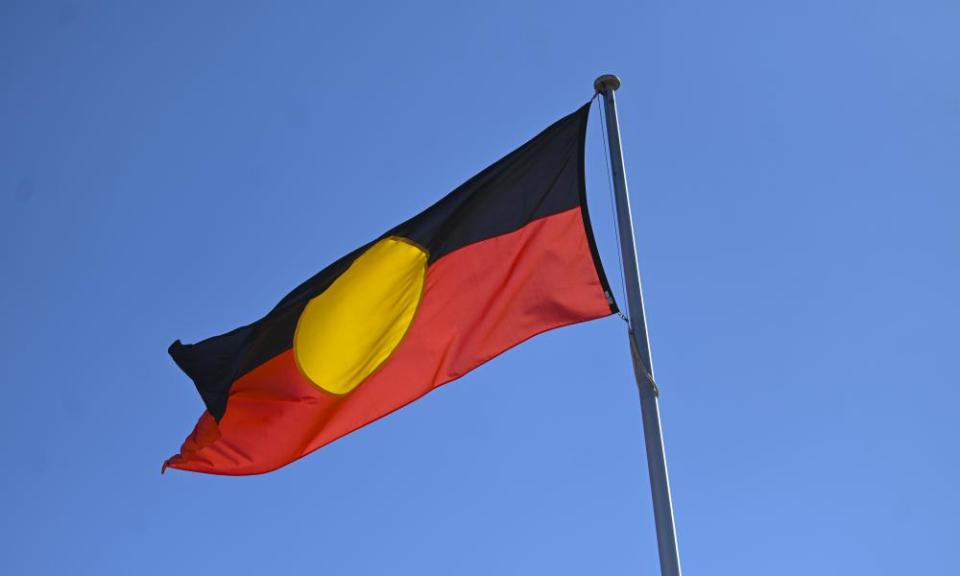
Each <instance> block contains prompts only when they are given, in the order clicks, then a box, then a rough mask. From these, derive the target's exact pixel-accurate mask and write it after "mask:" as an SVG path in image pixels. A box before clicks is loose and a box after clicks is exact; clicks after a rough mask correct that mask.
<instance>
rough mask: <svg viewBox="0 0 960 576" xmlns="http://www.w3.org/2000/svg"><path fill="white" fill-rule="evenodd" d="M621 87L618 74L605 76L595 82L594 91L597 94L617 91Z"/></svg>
mask: <svg viewBox="0 0 960 576" xmlns="http://www.w3.org/2000/svg"><path fill="white" fill-rule="evenodd" d="M619 87H620V79H619V78H617V75H616V74H604V75H603V76H600V77H598V78H597V79H596V80H594V81H593V89H594V90H596V91H597V92H606V91H607V90H610V91H611V92H613V91H615V90H616V89H617V88H619Z"/></svg>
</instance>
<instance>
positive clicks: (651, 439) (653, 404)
mask: <svg viewBox="0 0 960 576" xmlns="http://www.w3.org/2000/svg"><path fill="white" fill-rule="evenodd" d="M593 87H594V88H595V89H596V91H597V92H598V93H600V94H601V95H602V96H603V109H604V116H605V117H606V120H607V140H608V142H609V143H610V168H611V170H612V171H613V191H614V196H615V198H616V208H617V228H618V230H619V232H620V253H621V255H622V257H623V275H624V281H625V283H626V292H627V312H628V314H629V320H628V327H629V328H628V334H629V339H630V351H631V354H632V356H633V372H634V374H635V376H636V378H637V388H638V389H639V390H640V411H641V413H642V414H643V436H644V441H645V443H646V448H647V467H648V469H649V472H650V491H651V492H652V494H653V516H654V520H655V522H656V526H657V547H658V550H659V552H660V574H661V575H662V576H680V553H679V551H678V550H677V534H676V527H675V526H674V522H673V503H672V502H671V499H670V479H669V477H668V476H667V455H666V452H665V451H664V448H663V433H662V431H661V429H660V406H659V403H658V401H657V397H658V395H659V391H658V390H657V385H656V382H655V381H654V379H653V362H652V361H651V359H650V341H649V339H648V338H647V321H646V317H645V316H644V314H643V293H642V291H641V289H640V269H639V267H638V266H637V246H636V243H635V242H634V238H633V216H632V215H631V214H630V196H629V195H628V193H627V175H626V172H625V171H624V167H623V150H622V149H621V147H620V123H619V121H618V120H617V101H616V99H615V97H614V92H616V90H617V88H620V79H619V78H617V77H616V76H614V75H612V74H605V75H603V76H600V77H599V78H597V79H596V81H594V83H593Z"/></svg>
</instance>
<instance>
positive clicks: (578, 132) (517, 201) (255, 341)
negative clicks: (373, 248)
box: [169, 103, 615, 420]
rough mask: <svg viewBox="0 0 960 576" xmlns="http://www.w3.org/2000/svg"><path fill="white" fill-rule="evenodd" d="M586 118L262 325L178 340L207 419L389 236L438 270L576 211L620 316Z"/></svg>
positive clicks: (489, 171)
mask: <svg viewBox="0 0 960 576" xmlns="http://www.w3.org/2000/svg"><path fill="white" fill-rule="evenodd" d="M589 111H590V103H587V104H584V105H583V106H581V107H580V108H579V109H578V110H577V111H575V112H574V113H572V114H570V115H568V116H565V117H563V118H561V119H560V120H558V121H557V122H555V123H554V124H552V125H551V126H550V127H548V128H547V129H546V130H544V131H543V132H541V133H540V134H538V135H537V136H535V137H534V138H533V139H531V140H530V141H528V142H527V143H526V144H524V145H523V146H521V147H520V148H517V149H516V150H514V151H513V152H511V153H510V154H508V155H507V156H504V157H503V158H501V159H500V160H498V161H497V162H495V163H494V164H492V165H491V166H489V167H488V168H486V169H485V170H483V171H482V172H480V173H479V174H477V175H476V176H474V177H473V178H471V179H470V180H468V181H467V182H465V183H464V184H462V185H460V186H459V187H458V188H457V189H455V190H454V191H453V192H451V193H450V194H448V195H446V196H445V197H443V198H442V199H440V200H439V201H438V202H437V203H435V204H434V205H433V206H431V207H429V208H427V209H426V210H424V211H423V212H421V213H420V214H418V215H416V216H414V217H413V218H411V219H409V220H407V221H406V222H403V223H402V224H400V225H398V226H396V227H395V228H393V229H391V230H389V231H387V232H385V233H384V234H382V235H381V236H380V237H378V238H376V239H374V240H373V241H372V242H370V243H368V244H366V245H364V246H361V247H360V248H358V249H356V250H354V251H353V252H351V253H349V254H347V255H346V256H343V257H342V258H340V259H339V260H337V261H336V262H334V263H332V264H330V265H329V266H327V267H326V268H324V269H323V270H321V271H320V272H319V273H317V274H315V275H314V276H313V277H311V278H310V279H308V280H307V281H306V282H304V283H302V284H301V285H300V286H298V287H297V288H295V289H294V290H293V291H292V292H290V293H289V294H288V295H287V296H285V297H284V298H283V299H282V300H281V301H280V303H279V304H277V305H276V306H275V307H274V308H273V310H271V311H270V312H269V313H268V314H267V315H266V316H264V317H263V318H261V319H260V320H257V321H256V322H254V323H252V324H249V325H247V326H243V327H241V328H237V329H236V330H233V331H231V332H228V333H226V334H223V335H220V336H215V337H212V338H208V339H206V340H203V341H201V342H198V343H197V344H192V345H184V344H181V343H180V341H179V340H178V341H176V342H174V343H173V344H172V345H171V346H170V349H169V352H170V355H171V356H172V357H173V359H174V361H175V362H176V363H177V365H178V366H179V367H180V368H181V369H182V370H183V371H184V372H186V373H187V375H189V376H190V378H191V379H192V380H193V381H194V383H195V384H196V386H197V389H198V391H199V392H200V396H201V397H202V398H203V401H204V403H205V404H206V406H207V409H208V410H209V411H210V413H211V414H212V415H213V416H214V418H216V419H217V420H220V418H222V417H223V414H224V412H225V410H226V404H227V396H228V394H229V391H230V386H231V384H232V383H233V381H234V380H236V379H237V378H239V377H241V376H243V375H244V374H245V373H247V372H249V371H250V370H252V369H254V368H256V367H257V366H259V365H260V364H263V363H264V362H266V361H268V360H270V359H271V358H273V357H275V356H276V355H278V354H281V353H282V352H284V351H286V350H288V349H290V347H291V346H292V343H293V335H294V331H295V329H296V325H297V321H298V319H299V317H300V314H301V312H302V311H303V309H304V307H305V306H306V304H307V303H308V302H309V301H310V300H311V299H312V298H314V297H315V296H317V295H318V294H321V293H322V292H323V291H324V290H326V289H327V288H328V287H329V286H330V285H331V284H332V283H333V282H334V280H336V279H337V278H338V277H339V276H340V275H341V274H342V273H343V272H344V271H346V270H347V268H348V267H349V266H350V264H351V263H352V262H353V261H354V260H355V259H356V258H357V257H358V256H359V255H360V254H362V253H363V252H364V251H365V250H366V249H367V248H368V247H369V246H370V245H372V244H373V243H375V242H377V241H379V240H381V239H383V238H386V237H388V236H400V237H404V238H408V239H410V240H412V241H414V242H416V243H417V244H419V245H421V246H423V247H424V248H426V249H427V251H428V253H429V255H430V263H433V262H435V261H436V260H438V259H440V258H442V257H443V256H444V255H446V254H449V253H451V252H453V251H455V250H458V249H460V248H463V247H465V246H468V245H470V244H473V243H475V242H480V241H482V240H486V239H488V238H493V237H495V236H500V235H503V234H507V233H510V232H513V231H515V230H518V229H520V228H522V227H523V226H525V225H527V224H528V223H530V222H532V221H534V220H537V219H539V218H543V217H546V216H550V215H553V214H558V213H561V212H564V211H567V210H571V209H573V208H578V207H579V208H581V211H582V214H583V218H584V224H585V227H586V231H587V239H588V242H589V244H590V249H591V251H592V253H593V258H594V261H595V263H596V268H597V273H598V274H599V276H600V282H601V284H602V286H603V289H604V291H605V292H606V294H607V297H608V300H609V302H610V306H611V311H615V304H614V303H613V298H612V295H611V292H610V289H609V286H608V284H607V280H606V278H605V277H604V273H603V268H602V266H601V265H600V259H599V255H598V253H597V249H596V244H595V242H594V239H593V235H592V232H591V230H590V223H589V216H588V212H587V202H586V185H585V177H584V176H585V175H584V145H585V136H586V128H587V118H588V114H589Z"/></svg>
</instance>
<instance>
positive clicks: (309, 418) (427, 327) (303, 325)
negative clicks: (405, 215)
mask: <svg viewBox="0 0 960 576" xmlns="http://www.w3.org/2000/svg"><path fill="white" fill-rule="evenodd" d="M589 108H590V107H589V104H586V105H584V106H582V107H581V108H580V109H578V110H577V111H576V112H574V113H573V114H570V115H568V116H566V117H564V118H562V119H560V120H559V121H557V122H556V123H554V124H553V125H551V126H550V127H548V128H547V129H546V130H544V131H543V132H541V133H540V134H539V135H537V136H536V137H534V138H533V139H532V140H530V141H529V142H527V143H526V144H524V145H523V146H521V147H520V148H518V149H517V150H514V151H513V152H511V153H510V154H508V155H507V156H505V157H504V158H502V159H501V160H499V161H497V162H496V163H494V164H493V165H491V166H490V167H488V168H487V169H485V170H483V171H482V172H480V173H479V174H477V175H476V176H474V177H473V178H471V179H470V180H468V181H467V182H465V183H464V184H463V185H461V186H460V187H458V188H457V189H456V190H454V191H453V192H451V193H450V194H448V195H447V196H445V197H444V198H442V199H441V200H440V201H438V202H437V203H436V204H434V205H433V206H431V207H430V208H428V209H427V210H425V211H423V212H422V213H420V214H418V215H417V216H415V217H413V218H411V219H410V220H408V221H406V222H404V223H402V224H400V225H399V226H397V227H395V228H393V229H392V230H390V231H388V232H386V233H385V234H383V235H382V236H380V237H379V238H377V239H376V240H374V241H372V242H370V243H368V244H366V245H365V246H362V247H360V248H359V249H357V250H355V251H353V252H351V253H350V254H347V255H346V256H344V257H342V258H340V259H339V260H337V261H336V262H334V263H333V264H331V265H330V266H328V267H327V268H325V269H324V270H322V271H321V272H319V273H318V274H316V275H315V276H313V277H312V278H310V279H308V280H307V281H306V282H304V283H303V284H301V285H300V286H299V287H297V288H296V289H294V290H293V291H292V292H291V293H290V294H288V295H287V296H286V297H285V298H283V300H281V301H280V303H279V304H277V305H276V306H275V307H274V308H273V310H271V311H270V312H269V313H268V314H267V315H266V316H264V317H263V318H261V319H260V320H257V321H256V322H254V323H252V324H249V325H247V326H243V327H241V328H237V329H236V330H233V331H231V332H228V333H226V334H223V335H220V336H215V337H213V338H209V339H207V340H204V341H202V342H199V343H197V344H192V345H185V344H182V343H180V342H179V341H177V342H175V343H174V344H173V345H171V347H170V350H169V352H170V354H171V356H172V357H173V359H174V361H175V362H176V363H177V365H178V366H179V367H180V368H181V369H182V370H183V371H184V372H185V373H186V374H187V375H188V376H189V377H190V378H191V379H192V380H193V381H194V383H195V385H196V387H197V389H198V391H199V393H200V396H201V398H202V399H203V402H204V404H205V405H206V408H207V410H206V411H205V412H204V413H203V415H202V416H201V417H200V419H199V421H198V422H197V424H196V427H195V428H194V430H193V432H192V433H191V434H190V436H189V437H187V439H186V441H185V442H184V443H183V445H182V447H181V449H180V453H179V454H177V455H175V456H173V457H171V458H170V459H168V460H167V461H166V462H165V463H164V469H166V468H167V467H168V466H169V467H173V468H179V469H182V470H192V471H197V472H206V473H213V474H228V475H243V474H258V473H263V472H268V471H271V470H274V469H276V468H279V467H281V466H284V465H286V464H288V463H290V462H292V461H294V460H297V459H298V458H300V457H302V456H305V455H306V454H309V453H310V452H312V451H314V450H316V449H317V448H320V447H321V446H323V445H325V444H327V443H329V442H331V441H333V440H335V439H337V438H339V437H341V436H343V435H345V434H348V433H350V432H352V431H353V430H356V429H357V428H360V427H362V426H364V425H366V424H369V423H370V422H373V421H374V420H377V419H379V418H381V417H383V416H385V415H387V414H389V413H391V412H393V411H395V410H397V409H399V408H401V407H402V406H405V405H406V404H409V403H410V402H412V401H414V400H416V399H417V398H420V397H421V396H423V395H424V394H426V393H428V392H430V391H431V390H433V389H435V388H437V387H439V386H441V385H443V384H446V383H448V382H450V381H452V380H455V379H457V378H459V377H461V376H463V375H464V374H466V373H467V372H469V371H470V370H472V369H474V368H476V367H477V366H479V365H480V364H482V363H484V362H487V361H488V360H490V359H492V358H494V357H495V356H497V355H499V354H500V353H502V352H504V351H505V350H508V349H510V348H512V347H513V346H516V345H517V344H519V343H521V342H523V341H525V340H527V339H529V338H531V337H533V336H535V335H537V334H540V333H542V332H544V331H547V330H551V329H554V328H559V327H561V326H566V325H569V324H574V323H578V322H584V321H587V320H591V319H595V318H600V317H603V316H607V315H609V314H611V313H613V312H615V311H616V305H615V303H614V300H613V297H612V295H611V292H610V290H609V286H608V284H607V281H606V278H605V276H604V273H603V268H602V266H601V263H600V259H599V256H598V253H597V250H596V244H595V242H594V240H593V236H592V232H591V229H590V223H589V215H588V211H587V203H586V187H585V182H584V143H585V133H586V126H587V116H588V113H589Z"/></svg>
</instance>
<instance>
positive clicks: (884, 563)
mask: <svg viewBox="0 0 960 576" xmlns="http://www.w3.org/2000/svg"><path fill="white" fill-rule="evenodd" d="M200 4H201V3H192V2H165V3H154V4H153V5H148V4H146V3H129V2H74V3H70V2H60V3H48V2H35V1H30V2H26V1H11V0H6V1H5V2H3V3H2V5H0V269H2V278H3V282H2V283H0V295H2V299H0V313H2V318H3V321H2V324H0V350H2V357H3V371H4V378H3V383H4V384H3V407H4V411H3V412H4V415H3V417H2V418H0V454H2V455H3V464H2V474H0V506H2V508H0V510H2V512H0V572H3V573H5V574H63V573H72V574H169V573H185V574H190V573H196V574H201V573H233V574H263V573H268V572H269V573H289V574H299V573H303V574H306V573H309V574H357V575H366V574H444V575H446V574H463V575H489V574H557V575H560V574H570V575H574V574H576V575H579V574H654V573H656V571H657V558H656V546H655V540H654V532H653V524H652V512H651V507H650V496H649V488H648V484H647V477H646V465H645V462H644V454H643V444H642V437H641V427H640V418H639V406H638V401H637V398H636V390H635V388H634V384H633V380H632V374H631V368H630V361H629V353H628V348H627V343H626V339H625V335H624V326H623V324H622V323H621V322H620V321H619V320H618V319H616V318H608V319H604V320H599V321H595V322H592V323H588V324H584V325H580V326H576V327H571V328H567V329H563V330H559V331H555V332H552V333H549V334H546V335H543V336H541V337H538V338H537V339H534V340H533V341H531V342H529V343H527V344H525V345H523V346H521V347H519V348H517V349H515V350H513V351H511V352H509V353H507V354H505V355H504V356H502V357H500V358H498V359H497V360H495V361H494V362H491V363H490V364H487V365H485V366H483V367H481V368H480V369H478V370H476V371H475V372H473V373H472V374H470V375H469V376H467V377H465V378H463V379H462V380H460V381H458V382H456V383H453V384H451V385H449V386H447V387H444V388H442V389H441V390H439V391H437V392H435V393H433V394H431V395H429V396H428V397H426V398H424V399H422V400H421V401H419V402H417V403H415V404H413V405H411V406H409V407H407V408H405V409H404V410H402V411H400V412H398V413H396V414H394V415H392V416H390V417H389V418H386V419H384V420H381V421H380V422H377V423H375V424H374V425H372V426H369V427H367V428H365V429H363V430H361V431H359V432H357V433H355V434H353V435H351V436H348V437H346V438H344V439H342V440H340V441H338V442H336V443H334V444H333V445H330V446H328V447H326V448H324V449H322V450H320V451H318V452H316V453H315V454H313V455H312V456H310V457H308V458H305V459H303V460H301V461H299V462H297V463H295V464H293V465H291V466H288V467H286V468H284V469H282V470H280V471H277V472H275V473H272V474H268V475H264V476H258V477H249V478H221V477H212V476H204V475H197V474H189V473H182V472H178V471H172V472H168V473H167V474H166V475H164V476H161V475H160V474H159V470H160V464H161V462H162V461H163V459H164V458H166V457H167V456H169V455H170V454H172V453H174V452H176V450H177V448H178V447H179V443H180V442H181V440H182V439H183V437H184V436H185V435H186V434H187V433H188V432H189V431H190V429H191V428H192V426H193V423H194V422H195V420H196V418H197V416H198V415H199V413H200V411H201V410H202V403H201V401H200V398H199V397H198V396H197V394H196V391H195V390H194V389H193V386H192V384H191V383H190V382H189V380H188V379H187V378H186V377H184V376H183V375H182V374H181V373H180V372H179V371H178V370H177V369H176V367H175V366H174V364H173V362H172V361H171V360H170V359H169V358H168V356H167V355H166V347H167V346H168V345H169V343H170V342H172V341H173V340H174V339H176V338H181V339H183V340H184V341H188V342H189V341H196V340H198V339H202V338H204V337H206V336H210V335H213V334H217V333H220V332H222V331H225V330H228V329H231V328H233V327H235V326H237V325H240V324H242V323H246V322H249V321H251V320H253V319H255V318H257V317H259V316H260V315H261V314H263V313H264V312H265V311H266V310H268V309H269V308H270V307H271V306H272V305H273V304H274V303H275V302H276V301H277V300H278V299H279V298H280V297H282V296H283V295H284V294H285V293H286V292H287V290H289V289H291V288H292V287H294V286H295V285H296V284H297V283H299V282H300V281H301V280H303V279H304V278H306V277H307V276H309V275H310V274H312V273H313V272H315V271H317V270H318V269H320V268H321V267H323V266H324V265H326V264H327V263H329V262H330V261H332V260H333V259H335V258H336V257H338V256H340V255H342V254H344V253H345V252H347V251H348V250H350V249H353V248H355V247H356V246H358V245H360V244H361V243H363V242H366V241H367V240H369V239H371V238H373V237H375V236H376V235H378V234H380V233H381V232H383V231H384V230H386V229H388V228H390V227H391V226H392V225H394V224H396V223H398V222H400V221H402V220H404V219H406V218H407V217H409V216H411V215H413V214H415V213H417V212H419V211H420V210H421V209H423V208H424V207H426V206H428V205H429V204H430V203H432V202H433V201H434V200H436V199H437V198H439V197H441V196H442V195H443V194H445V193H446V192H448V191H449V190H451V189H453V188H454V187H455V186H456V185H457V184H459V183H460V182H462V181H463V180H465V179H467V178H468V177H469V176H471V175H472V174H474V173H475V172H477V171H479V170H480V169H482V168H483V167H484V166H486V165H487V164H489V163H491V162H492V161H494V160H496V159H497V158H499V157H500V156H502V155H503V154H505V153H506V152H508V151H509V150H511V149H512V148H514V147H516V146H518V145H519V144H521V143H522V142H523V141H525V140H526V139H527V138H529V137H531V136H533V135H534V134H535V133H537V132H538V131H539V130H540V129H542V128H544V127H545V126H547V125H548V124H549V123H550V122H552V121H553V120H555V119H557V118H559V117H560V116H562V115H563V114H566V113H568V112H570V111H572V110H573V109H575V108H576V107H577V106H578V105H580V104H581V103H582V102H584V101H586V100H587V99H589V98H590V96H591V95H592V81H593V79H594V77H596V76H597V75H599V74H601V73H605V72H616V73H617V74H619V75H620V76H621V77H622V79H623V82H624V84H623V88H622V89H621V90H620V92H619V93H618V99H619V104H620V112H621V122H622V131H623V141H624V148H625V155H626V160H627V170H628V176H629V179H630V185H631V192H632V196H633V202H634V212H635V219H636V225H637V237H638V244H639V254H640V267H641V271H642V273H643V278H644V289H645V294H646V299H647V305H648V308H649V310H648V314H649V323H650V333H651V338H652V342H653V356H654V362H655V365H656V369H657V379H658V381H659V383H660V385H661V388H662V399H661V406H662V413H663V422H664V428H665V437H666V443H667V450H668V457H669V463H670V467H671V475H672V483H673V490H674V497H675V507H676V516H677V524H678V534H679V538H680V549H681V555H682V558H683V563H684V567H685V570H686V573H688V574H715V575H727V574H729V575H737V576H742V575H744V574H758V575H760V574H763V575H768V574H778V575H803V576H809V575H810V574H817V575H822V576H826V575H831V574H851V573H857V574H875V575H883V574H897V575H900V574H927V575H940V574H943V575H947V574H950V575H952V574H957V573H958V572H960V552H958V549H957V547H956V540H957V535H958V528H957V519H958V518H960V496H958V493H957V487H958V486H960V462H958V451H957V440H958V438H960V434H958V433H960V424H958V418H957V415H956V413H957V410H956V406H957V403H958V400H960V392H958V386H957V384H958V383H960V382H958V377H957V374H956V359H957V352H956V346H957V344H958V338H957V329H956V326H957V325H958V324H960V300H958V297H957V294H958V293H960V266H958V263H960V258H958V257H960V227H958V225H957V220H958V213H960V200H958V193H960V161H958V158H960V157H958V154H960V74H957V70H960V35H958V34H957V25H958V22H960V4H958V3H957V2H954V1H951V0H941V1H934V0H916V1H913V2H890V1H867V0H849V1H845V2H827V1H822V0H814V1H810V2H769V1H764V0H752V1H749V0H734V1H731V2H723V3H718V2H713V3H706V2H702V3H694V2H648V1H642V2H589V3H560V2H550V3H547V2H542V3H518V2H506V1H502V2H482V3H463V4H459V5H458V4H455V3H449V2H443V3H440V2H438V3H434V4H420V3H404V4H403V5H402V6H401V5H400V3H386V2H384V3H369V2H352V3H329V4H327V5H321V3H313V2H297V3H293V2H286V3H241V2H219V3H216V2H206V3H202V5H200ZM597 118H598V116H597V115H596V114H594V115H593V118H592V120H593V122H592V124H591V127H590V131H589V141H588V149H587V155H588V170H589V178H588V188H589V195H590V203H591V207H592V209H593V213H594V220H595V227H596V232H597V236H598V240H599V242H600V244H601V251H602V253H603V256H604V260H605V262H606V267H607V271H608V273H609V274H610V275H611V277H612V280H613V284H614V285H619V274H618V272H617V270H616V266H617V259H616V253H615V251H614V247H615V244H614V234H613V229H612V227H611V218H610V210H611V208H610V192H609V189H608V186H607V183H606V177H607V175H606V169H605V167H604V164H603V151H602V147H601V141H600V139H599V137H600V131H599V124H598V123H597V122H596V120H597ZM621 298H622V296H621Z"/></svg>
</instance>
